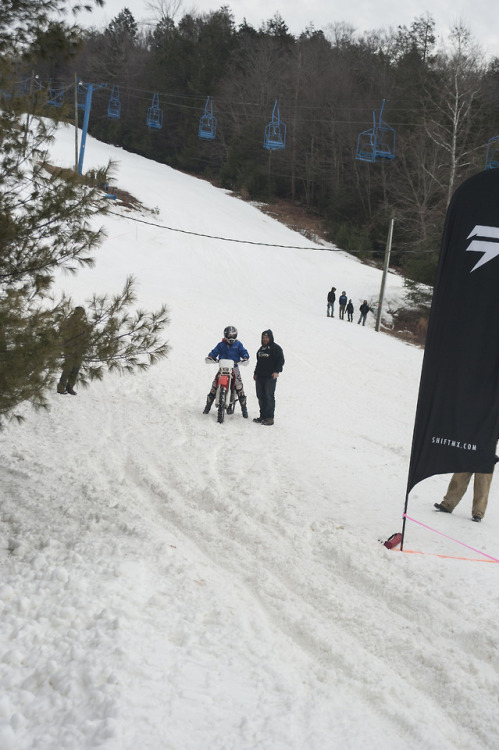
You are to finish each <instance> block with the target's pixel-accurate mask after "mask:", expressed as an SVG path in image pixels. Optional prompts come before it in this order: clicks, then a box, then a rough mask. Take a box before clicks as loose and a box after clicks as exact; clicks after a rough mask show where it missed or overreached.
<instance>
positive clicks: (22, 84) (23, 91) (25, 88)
mask: <svg viewBox="0 0 499 750" xmlns="http://www.w3.org/2000/svg"><path fill="white" fill-rule="evenodd" d="M30 81H31V78H25V79H24V80H23V81H17V83H16V85H15V87H14V96H27V95H28V94H29V85H30Z"/></svg>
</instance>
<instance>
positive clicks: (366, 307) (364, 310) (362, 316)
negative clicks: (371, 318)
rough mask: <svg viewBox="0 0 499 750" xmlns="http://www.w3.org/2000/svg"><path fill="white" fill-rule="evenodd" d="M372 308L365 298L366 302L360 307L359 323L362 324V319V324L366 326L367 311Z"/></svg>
mask: <svg viewBox="0 0 499 750" xmlns="http://www.w3.org/2000/svg"><path fill="white" fill-rule="evenodd" d="M370 309H371V308H370V307H369V305H368V304H367V300H366V299H365V300H364V302H363V303H362V304H361V306H360V307H359V310H360V317H359V320H358V323H359V325H360V321H362V325H363V326H365V324H366V317H367V313H368V312H369V310H370Z"/></svg>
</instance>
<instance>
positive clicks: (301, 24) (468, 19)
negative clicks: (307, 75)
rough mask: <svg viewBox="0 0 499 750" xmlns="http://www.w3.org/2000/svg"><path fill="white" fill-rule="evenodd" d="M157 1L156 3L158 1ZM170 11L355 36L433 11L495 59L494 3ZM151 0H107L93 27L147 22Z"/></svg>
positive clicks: (380, 0)
mask: <svg viewBox="0 0 499 750" xmlns="http://www.w3.org/2000/svg"><path fill="white" fill-rule="evenodd" d="M160 1H161V0H156V2H160ZM162 1H163V4H164V5H165V6H166V7H168V6H170V7H172V8H173V7H175V5H177V6H178V5H180V10H179V11H178V13H177V16H176V17H177V18H181V17H182V15H183V14H185V13H186V12H188V11H191V10H193V9H195V10H197V11H199V12H208V11H211V10H217V9H218V8H220V7H221V6H222V5H224V4H225V5H228V6H229V7H230V9H231V10H232V13H233V15H234V19H235V22H236V24H239V23H241V21H242V20H243V19H244V18H246V20H247V21H248V23H250V24H251V25H252V26H255V27H257V28H258V27H259V26H260V24H261V22H262V21H265V20H267V19H269V18H272V16H274V14H275V13H276V12H279V13H280V14H281V16H282V18H283V19H284V21H285V22H286V24H287V26H288V28H289V30H290V32H291V33H292V34H299V33H300V32H302V31H304V30H305V29H306V27H307V26H309V25H310V23H312V24H313V25H314V28H316V29H322V28H324V27H325V26H326V25H327V24H330V23H334V22H338V21H346V22H347V23H349V24H351V25H352V26H354V27H355V29H356V30H357V31H359V32H362V31H368V30H371V29H379V28H384V29H388V28H389V27H390V26H392V27H394V28H396V27H397V26H399V25H400V26H409V25H410V24H411V22H412V21H413V20H414V19H415V18H417V17H419V16H421V15H424V14H425V13H426V12H429V13H431V15H432V16H433V18H434V19H435V21H436V24H437V33H438V34H439V35H440V36H446V35H447V32H448V30H449V28H450V27H451V26H452V24H453V23H454V22H455V21H457V20H458V19H462V20H464V22H465V23H466V25H467V26H468V27H469V28H470V29H471V31H472V33H473V35H474V37H475V39H476V41H477V42H479V43H480V45H481V46H482V48H483V49H484V52H486V54H487V55H492V56H498V57H499V14H498V13H497V0H457V2H454V1H453V0H404V2H400V1H399V0H377V2H373V0H350V2H343V3H333V2H330V1H328V0H286V2H284V1H283V0H277V1H275V0H229V1H228V2H224V0H219V1H218V0H162ZM154 2H155V0H106V3H105V7H104V8H103V9H99V10H95V11H93V12H92V15H91V23H90V24H89V25H92V26H97V27H101V26H106V25H107V24H108V23H109V21H111V20H112V19H113V18H114V17H115V16H116V15H117V14H118V13H119V12H120V11H121V10H122V9H123V8H125V7H127V8H129V9H130V11H131V12H132V14H133V16H134V18H135V20H136V21H144V20H151V19H153V18H154V13H153V12H152V11H151V9H150V5H152V4H154Z"/></svg>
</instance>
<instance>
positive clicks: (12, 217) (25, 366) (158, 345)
mask: <svg viewBox="0 0 499 750" xmlns="http://www.w3.org/2000/svg"><path fill="white" fill-rule="evenodd" d="M4 6H5V10H6V12H5V13H4V12H3V10H4ZM63 7H64V3H62V2H56V1H55V0H54V2H50V0H25V1H23V0H21V2H19V1H17V2H10V1H9V2H7V3H3V5H2V14H1V15H0V89H1V90H2V91H8V90H14V89H15V87H13V86H12V81H13V80H14V78H13V77H14V64H17V65H19V64H20V62H21V61H27V59H28V56H29V55H28V53H29V51H30V50H32V49H33V46H34V45H35V46H36V47H37V53H39V51H40V46H39V40H40V39H42V38H43V35H44V33H45V32H46V30H47V28H48V26H49V25H50V19H49V18H48V10H47V9H49V10H50V11H52V12H53V11H54V10H57V9H59V10H61V9H63ZM61 29H62V26H61V25H59V31H61ZM11 32H12V33H11ZM74 34H75V27H71V28H68V35H67V39H68V41H69V43H70V44H72V40H73V39H74ZM58 38H59V40H62V34H59V37H58ZM13 40H14V42H15V41H16V40H17V45H16V44H15V43H13ZM0 106H1V109H0V426H2V424H4V423H5V421H6V420H7V419H9V418H10V417H12V416H13V415H14V414H15V412H16V409H17V407H18V406H19V405H20V404H21V403H23V402H29V403H31V404H32V405H34V406H35V407H41V406H46V405H47V390H48V389H49V388H52V387H53V385H54V382H55V379H56V377H57V375H58V372H59V368H60V362H61V353H62V342H61V340H60V334H59V329H60V325H61V323H62V321H63V320H64V318H65V317H67V315H68V314H69V312H70V311H71V308H72V303H71V300H70V299H68V298H66V297H65V296H64V295H63V294H62V295H59V296H57V295H56V294H55V293H54V277H55V273H56V272H57V271H59V270H66V271H69V272H77V270H78V269H79V268H81V267H82V266H87V267H88V266H92V265H93V262H94V261H93V253H94V251H95V250H96V249H97V248H98V246H99V244H100V241H101V239H102V236H103V235H102V232H101V231H100V230H97V229H95V228H94V224H93V221H92V220H93V219H94V218H95V217H98V216H99V215H102V214H104V213H105V211H106V202H105V199H104V197H103V194H102V192H101V191H100V190H99V189H98V188H97V187H96V185H98V184H99V183H100V182H105V181H106V179H107V172H108V170H109V167H108V168H107V169H104V170H102V172H101V173H100V174H99V175H98V179H97V180H96V181H93V182H92V183H90V181H89V180H87V179H86V178H82V177H81V176H79V175H76V174H75V173H74V172H72V171H70V170H61V169H55V168H53V167H52V166H51V165H50V163H49V159H48V147H49V145H50V142H51V138H52V131H53V126H51V125H49V124H47V121H46V120H43V119H42V118H41V117H40V116H38V114H37V106H38V105H37V100H36V96H35V95H34V91H33V87H31V93H30V94H29V95H27V96H25V97H23V98H20V97H13V96H11V95H10V94H9V95H2V101H1V102H0ZM134 302H135V299H134V293H133V282H132V280H131V279H128V280H127V281H126V283H125V287H124V289H123V292H122V293H121V294H120V295H117V296H116V297H114V298H110V297H108V296H106V295H104V296H102V297H94V298H93V299H91V300H90V301H89V302H88V303H87V316H88V319H89V322H90V323H91V325H92V335H91V342H90V346H89V349H88V351H87V354H86V362H85V366H84V367H85V373H84V374H86V376H87V378H90V379H92V378H99V377H102V373H103V371H104V369H106V368H107V369H110V370H120V371H128V372H134V371H135V370H137V369H140V368H144V367H148V366H149V365H150V364H153V363H154V362H155V361H156V360H157V359H158V358H160V357H163V356H165V355H166V353H167V348H168V347H167V345H166V343H165V342H164V341H162V330H163V328H164V326H165V325H166V323H167V322H168V320H167V316H166V309H165V308H164V307H163V308H161V309H160V310H159V311H157V312H155V313H144V312H141V311H134V309H133V305H134Z"/></svg>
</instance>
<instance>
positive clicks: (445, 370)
mask: <svg viewBox="0 0 499 750" xmlns="http://www.w3.org/2000/svg"><path fill="white" fill-rule="evenodd" d="M498 434H499V169H490V170H487V171H484V172H481V173H480V174H477V175H475V176H474V177H471V178H470V179H469V180H466V182H464V183H463V184H462V185H461V186H460V187H459V188H458V189H457V190H456V192H455V193H454V196H453V198H452V200H451V202H450V205H449V209H448V211H447V217H446V221H445V227H444V233H443V238H442V246H441V250H440V259H439V264H438V270H437V278H436V283H435V289H434V294H433V302H432V307H431V313H430V320H429V325H428V335H427V339H426V347H425V353H424V359H423V368H422V373H421V382H420V386H419V397H418V404H417V409H416V420H415V425H414V435H413V441H412V451H411V460H410V466H409V478H408V485H407V494H409V492H410V491H411V489H412V488H413V487H414V485H416V484H417V483H418V482H421V480H423V479H426V478H427V477H431V476H433V475H434V474H448V473H453V472H456V471H470V472H480V473H489V472H492V471H493V468H494V463H495V447H496V442H497V438H498Z"/></svg>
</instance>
